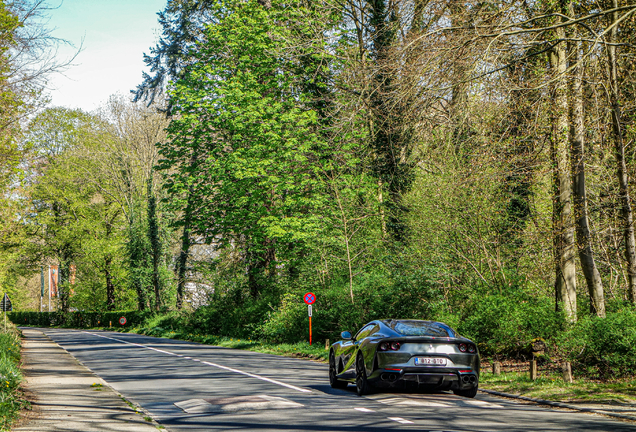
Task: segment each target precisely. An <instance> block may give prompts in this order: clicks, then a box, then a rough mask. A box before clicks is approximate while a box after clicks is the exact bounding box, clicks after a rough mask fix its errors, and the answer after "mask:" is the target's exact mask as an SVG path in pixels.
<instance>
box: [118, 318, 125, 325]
mask: <svg viewBox="0 0 636 432" xmlns="http://www.w3.org/2000/svg"><path fill="white" fill-rule="evenodd" d="M119 324H121V325H124V324H126V317H121V318H119Z"/></svg>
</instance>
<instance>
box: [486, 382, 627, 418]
mask: <svg viewBox="0 0 636 432" xmlns="http://www.w3.org/2000/svg"><path fill="white" fill-rule="evenodd" d="M479 391H480V392H483V393H488V394H491V395H495V396H502V397H506V398H511V399H521V400H524V401H529V402H534V403H538V404H541V405H549V406H553V407H557V408H568V409H571V410H575V411H580V412H585V413H592V414H601V415H606V416H610V417H616V418H620V419H624V420H631V421H636V416H630V415H625V414H618V413H615V412H611V411H605V410H599V409H596V408H582V407H579V406H576V405H570V404H566V403H563V402H553V401H549V400H545V399H538V398H531V397H528V396H521V395H515V394H510V393H503V392H498V391H495V390H486V389H481V388H480V389H479Z"/></svg>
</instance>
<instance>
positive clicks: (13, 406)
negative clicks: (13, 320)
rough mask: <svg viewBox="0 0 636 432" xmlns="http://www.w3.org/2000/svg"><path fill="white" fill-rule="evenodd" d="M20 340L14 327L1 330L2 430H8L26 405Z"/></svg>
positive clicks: (0, 419)
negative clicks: (21, 392) (22, 391)
mask: <svg viewBox="0 0 636 432" xmlns="http://www.w3.org/2000/svg"><path fill="white" fill-rule="evenodd" d="M19 362H20V338H19V335H18V332H17V329H15V327H14V326H10V327H9V329H8V331H7V332H4V331H2V330H0V430H8V428H9V426H10V425H11V422H12V421H13V420H15V419H16V418H17V416H18V411H19V410H20V409H21V408H22V407H23V406H24V405H25V404H26V401H25V400H24V399H23V398H22V396H21V394H20V392H19V390H18V386H19V384H20V382H21V381H22V374H21V373H20V369H19Z"/></svg>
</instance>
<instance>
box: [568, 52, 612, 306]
mask: <svg viewBox="0 0 636 432" xmlns="http://www.w3.org/2000/svg"><path fill="white" fill-rule="evenodd" d="M570 46H571V47H572V49H571V50H570V54H571V55H570V58H572V59H573V60H574V61H575V62H576V65H575V67H574V69H573V74H574V76H573V77H572V78H571V79H570V109H569V117H570V152H571V157H572V160H571V164H572V182H573V188H572V191H573V194H574V197H573V202H574V219H575V221H576V240H577V246H578V251H579V260H580V261H581V269H582V270H583V274H584V275H585V281H586V282H587V289H588V292H589V294H590V312H591V313H593V314H596V315H598V316H600V317H604V316H605V299H604V295H603V281H602V280H601V275H600V274H599V272H598V269H597V268H596V263H595V261H594V255H593V252H592V238H591V236H590V227H589V219H588V215H587V194H586V190H585V148H584V144H585V143H584V141H585V126H584V116H585V114H584V111H583V65H582V64H581V58H580V48H579V44H578V42H571V43H570Z"/></svg>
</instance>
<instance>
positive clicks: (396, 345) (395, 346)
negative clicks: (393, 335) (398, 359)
mask: <svg viewBox="0 0 636 432" xmlns="http://www.w3.org/2000/svg"><path fill="white" fill-rule="evenodd" d="M391 349H392V350H393V351H397V350H399V349H400V343H399V342H391Z"/></svg>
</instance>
